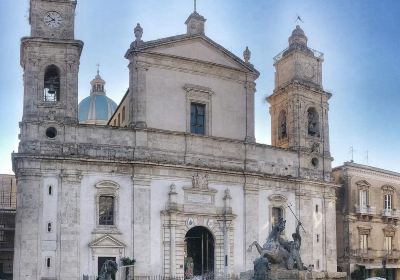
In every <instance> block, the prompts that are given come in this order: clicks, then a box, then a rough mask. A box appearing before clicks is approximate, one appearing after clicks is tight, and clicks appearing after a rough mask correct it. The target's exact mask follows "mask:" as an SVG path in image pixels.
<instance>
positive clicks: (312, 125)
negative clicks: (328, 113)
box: [307, 107, 319, 137]
mask: <svg viewBox="0 0 400 280" xmlns="http://www.w3.org/2000/svg"><path fill="white" fill-rule="evenodd" d="M307 117H308V135H310V136H317V137H319V117H318V113H317V110H315V108H313V107H311V108H309V109H308V110H307Z"/></svg>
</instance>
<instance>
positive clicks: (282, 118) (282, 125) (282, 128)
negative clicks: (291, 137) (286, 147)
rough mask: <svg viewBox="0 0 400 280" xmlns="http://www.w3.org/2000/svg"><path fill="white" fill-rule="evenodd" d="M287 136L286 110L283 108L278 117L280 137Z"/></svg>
mask: <svg viewBox="0 0 400 280" xmlns="http://www.w3.org/2000/svg"><path fill="white" fill-rule="evenodd" d="M285 138H287V125H286V112H285V111H284V110H282V111H281V112H280V113H279V117H278V139H280V140H281V139H285Z"/></svg>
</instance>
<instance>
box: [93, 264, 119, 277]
mask: <svg viewBox="0 0 400 280" xmlns="http://www.w3.org/2000/svg"><path fill="white" fill-rule="evenodd" d="M117 271H118V264H117V263H116V262H115V261H112V260H106V261H105V262H104V264H103V266H102V267H101V270H100V273H99V277H97V280H111V279H112V278H111V276H112V275H113V274H115V273H116V272H117Z"/></svg>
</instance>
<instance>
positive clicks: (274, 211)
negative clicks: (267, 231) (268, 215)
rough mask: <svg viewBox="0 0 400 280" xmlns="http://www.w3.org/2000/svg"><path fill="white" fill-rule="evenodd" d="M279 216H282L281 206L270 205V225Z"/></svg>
mask: <svg viewBox="0 0 400 280" xmlns="http://www.w3.org/2000/svg"><path fill="white" fill-rule="evenodd" d="M280 218H283V213H282V208H280V207H272V221H271V222H272V226H274V225H276V224H277V223H278V221H279V219H280Z"/></svg>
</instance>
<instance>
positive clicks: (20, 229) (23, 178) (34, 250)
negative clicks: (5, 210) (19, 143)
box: [13, 169, 44, 280]
mask: <svg viewBox="0 0 400 280" xmlns="http://www.w3.org/2000/svg"><path fill="white" fill-rule="evenodd" d="M15 174H16V179H17V212H16V216H15V239H14V267H13V279H15V280H25V279H30V280H33V279H36V280H38V279H39V273H40V266H41V264H42V263H44V260H42V259H41V257H40V252H38V248H40V244H39V233H40V227H39V220H40V219H39V213H40V211H41V209H40V193H41V192H40V174H39V173H37V172H36V171H33V170H18V169H17V170H15ZM39 257H40V259H38V258H39Z"/></svg>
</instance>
